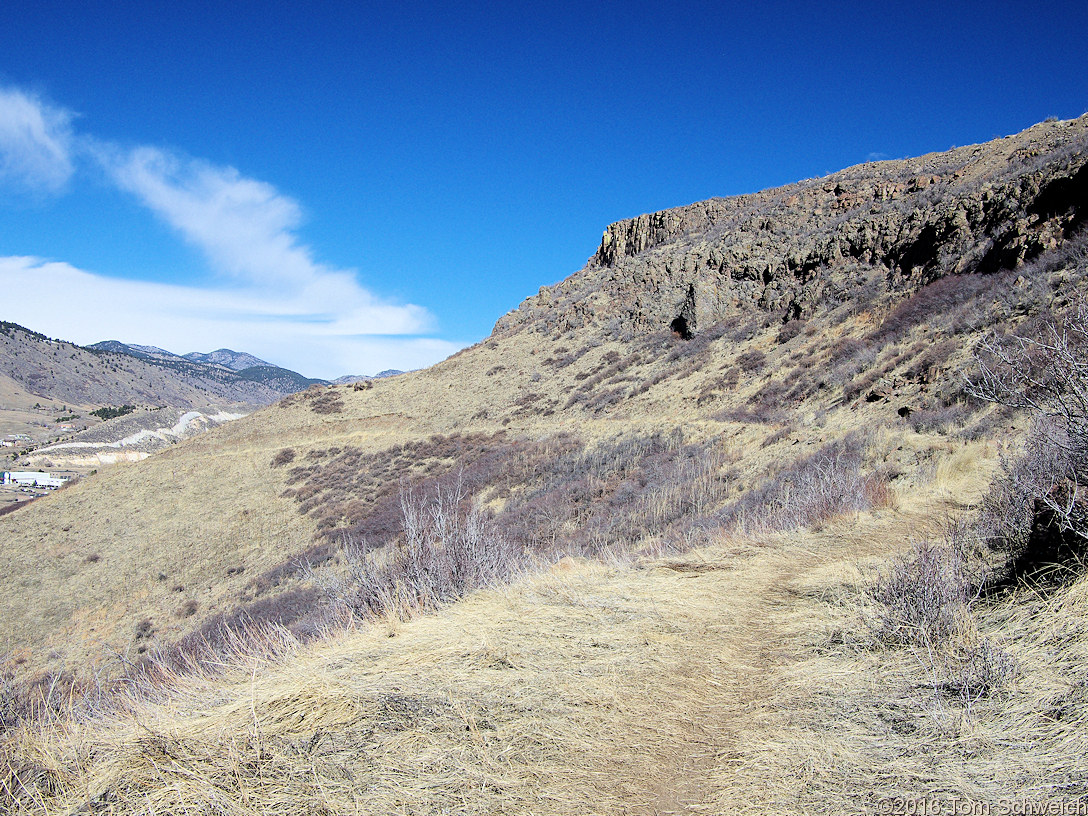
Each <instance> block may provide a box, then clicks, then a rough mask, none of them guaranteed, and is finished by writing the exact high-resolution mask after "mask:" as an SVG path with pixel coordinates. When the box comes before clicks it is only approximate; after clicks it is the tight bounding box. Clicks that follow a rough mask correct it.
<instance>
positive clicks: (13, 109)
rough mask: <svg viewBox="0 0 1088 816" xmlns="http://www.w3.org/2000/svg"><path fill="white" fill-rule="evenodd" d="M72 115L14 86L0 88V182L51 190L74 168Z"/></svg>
mask: <svg viewBox="0 0 1088 816" xmlns="http://www.w3.org/2000/svg"><path fill="white" fill-rule="evenodd" d="M71 121H72V114H71V113H70V112H69V111H65V110H62V109H60V108H56V107H53V106H52V105H48V104H46V103H45V102H43V101H42V100H41V99H38V98H35V97H32V96H30V95H29V94H26V93H24V92H23V91H20V90H17V89H14V88H0V184H5V185H11V186H13V187H15V188H17V189H19V190H20V191H22V192H30V193H36V194H40V193H54V192H57V191H58V190H60V189H61V188H63V187H64V185H65V184H67V183H68V179H70V178H71V176H72V173H73V171H74V166H73V163H72V156H71V143H72V128H71Z"/></svg>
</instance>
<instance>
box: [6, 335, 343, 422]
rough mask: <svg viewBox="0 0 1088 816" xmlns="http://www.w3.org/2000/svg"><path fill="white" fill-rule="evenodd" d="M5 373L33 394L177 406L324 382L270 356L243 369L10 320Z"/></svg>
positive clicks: (260, 398) (229, 355)
mask: <svg viewBox="0 0 1088 816" xmlns="http://www.w3.org/2000/svg"><path fill="white" fill-rule="evenodd" d="M221 352H222V353H225V355H226V356H223V355H222V354H221ZM217 354H219V355H220V359H225V360H229V361H230V362H233V363H234V364H236V365H241V364H242V363H248V362H251V361H256V362H257V363H263V361H261V360H259V359H258V358H256V357H253V356H252V355H248V354H242V353H239V352H231V351H230V350H228V349H220V350H219V351H218V352H211V355H217ZM211 355H209V356H211ZM0 378H7V379H9V380H11V381H13V383H15V384H16V385H17V386H18V387H20V388H22V389H23V390H25V391H26V392H29V393H31V394H35V395H39V396H42V397H46V398H48V399H56V400H60V401H63V402H67V403H70V404H76V405H121V404H125V403H131V404H137V405H170V406H177V407H196V406H205V405H225V404H246V405H269V404H271V403H273V402H276V401H277V400H279V399H280V398H282V397H284V396H286V395H288V394H293V393H295V392H297V391H302V390H305V389H306V388H309V387H310V386H311V385H315V384H317V385H321V384H324V382H325V381H324V380H316V379H311V378H308V377H304V376H302V375H301V374H299V373H297V372H294V371H289V370H287V369H283V368H278V367H276V366H270V365H268V364H264V365H256V366H247V367H246V368H244V369H243V370H242V371H236V370H234V369H232V368H230V367H228V366H227V365H222V364H218V363H207V362H200V361H197V360H192V359H188V358H186V357H182V356H180V355H177V354H173V353H172V352H169V351H166V350H165V349H161V348H158V347H156V346H135V345H129V344H126V343H122V342H120V341H117V340H107V341H104V342H101V343H96V344H94V345H93V346H89V347H83V346H78V345H75V344H74V343H69V342H66V341H63V340H54V339H51V338H49V337H46V336H45V335H43V334H40V333H39V332H35V331H33V330H31V329H27V328H25V327H23V326H20V325H18V324H16V323H8V322H2V323H0Z"/></svg>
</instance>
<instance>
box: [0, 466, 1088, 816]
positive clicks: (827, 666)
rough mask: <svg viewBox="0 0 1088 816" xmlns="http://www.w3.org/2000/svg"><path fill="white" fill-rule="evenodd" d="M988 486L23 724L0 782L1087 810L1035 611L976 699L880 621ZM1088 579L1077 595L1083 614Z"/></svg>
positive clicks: (118, 794) (1078, 749)
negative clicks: (887, 590)
mask: <svg viewBox="0 0 1088 816" xmlns="http://www.w3.org/2000/svg"><path fill="white" fill-rule="evenodd" d="M978 482H979V480H977V479H975V480H970V479H968V480H967V481H964V482H963V483H962V484H960V485H959V487H958V488H957V489H958V490H959V494H958V495H957V494H956V491H955V490H953V491H952V492H950V491H949V489H948V488H949V484H947V483H946V484H944V485H942V487H941V490H939V491H931V492H930V495H929V496H928V497H927V498H926V499H925V500H924V501H920V502H919V503H918V504H916V505H912V506H906V505H905V506H903V507H901V508H900V509H899V510H894V511H893V510H882V511H879V512H878V513H875V514H862V515H860V516H857V517H851V518H846V519H840V520H838V521H836V522H835V523H833V524H830V525H828V526H827V527H826V528H825V529H823V530H820V531H807V532H802V533H797V534H788V535H786V534H776V535H774V536H769V537H753V538H745V539H734V540H730V541H724V542H721V543H720V544H719V545H718V546H715V547H711V548H706V549H702V550H698V551H695V552H691V553H686V554H683V555H678V556H665V557H661V558H659V559H656V560H653V561H650V562H645V563H641V564H634V565H632V564H613V565H606V564H601V563H595V562H589V561H580V560H570V559H567V560H564V561H562V562H560V563H559V564H557V565H555V566H554V567H552V568H551V569H550V570H548V571H547V572H544V573H541V574H536V575H530V576H526V577H523V578H522V579H520V580H518V581H517V582H515V583H514V584H513V585H511V586H508V587H503V588H499V589H494V590H487V591H482V592H477V593H475V594H474V595H472V596H470V597H469V598H467V599H465V600H463V601H462V602H460V603H457V604H455V605H454V606H452V607H450V608H448V609H446V610H444V611H442V612H441V613H439V614H435V615H427V616H420V617H418V618H415V619H414V620H411V621H407V622H403V621H396V620H389V621H385V622H382V623H379V624H375V625H372V626H368V627H365V628H362V629H358V630H354V631H346V632H342V633H340V634H337V635H334V636H333V637H331V638H330V639H327V640H325V641H322V642H319V643H316V644H313V645H310V646H300V647H295V648H294V650H293V651H291V653H289V654H288V655H286V656H281V657H280V658H278V659H276V660H271V661H270V660H262V659H260V658H256V657H253V658H250V659H248V660H243V661H242V662H241V663H240V664H239V665H238V666H237V667H234V668H232V669H230V670H229V671H228V672H227V674H226V675H225V676H219V677H208V678H188V679H185V680H182V681H180V682H179V685H178V687H177V689H176V690H175V691H173V692H171V693H169V694H165V695H161V696H159V697H158V699H145V700H143V701H141V702H139V703H135V704H133V705H132V707H131V709H130V710H128V711H126V712H122V713H117V714H114V715H112V716H110V717H106V718H104V719H103V718H100V717H99V718H92V719H89V720H82V721H81V720H80V719H79V718H71V719H68V720H66V721H64V722H62V723H59V724H55V725H53V726H48V727H44V728H41V729H40V730H34V729H26V730H24V731H22V732H21V733H18V734H16V735H15V739H14V740H13V746H14V750H13V751H12V752H11V753H10V754H9V755H8V758H7V770H6V772H3V773H2V774H0V779H2V780H3V785H4V787H3V788H2V789H0V794H2V795H3V796H5V797H6V798H7V799H8V806H9V807H10V808H11V809H12V812H23V813H72V812H76V811H80V812H94V813H119V814H120V813H147V814H152V813H154V814H166V813H170V814H175V813H209V814H213V813H214V814H238V815H239V816H242V815H243V814H258V813H260V814H264V815H265V816H267V815H268V814H300V813H314V814H316V813H323V814H356V813H358V814H363V813H367V814H369V813H383V814H384V813H451V814H452V813H519V814H532V813H535V814H667V813H737V812H767V811H768V810H773V811H776V812H786V813H809V812H815V813H847V812H858V813H868V812H898V813H907V812H921V811H917V810H907V809H906V808H908V807H912V806H913V805H912V804H911V803H912V802H914V801H915V800H920V799H923V798H925V799H928V800H930V801H933V802H937V801H940V802H943V803H944V804H945V806H946V807H947V806H948V805H949V803H951V802H953V801H956V802H960V803H964V802H973V803H976V804H978V806H979V807H982V806H985V807H993V808H995V809H994V810H993V811H992V812H1002V811H1001V809H1000V807H1001V803H1003V802H1009V803H1011V802H1014V801H1030V802H1036V803H1043V804H1046V803H1049V802H1055V803H1060V802H1068V801H1070V800H1071V799H1070V797H1072V798H1073V799H1075V798H1076V797H1077V796H1083V795H1085V794H1086V793H1088V771H1082V774H1083V775H1082V776H1081V777H1080V778H1079V779H1078V778H1076V775H1075V771H1076V769H1077V766H1078V763H1079V764H1080V765H1085V764H1088V763H1085V761H1084V760H1083V759H1081V757H1083V756H1084V755H1085V753H1084V750H1085V748H1088V746H1086V745H1084V734H1085V733H1088V729H1086V728H1085V727H1084V724H1085V717H1086V710H1085V705H1084V704H1083V703H1084V701H1080V702H1077V703H1075V704H1074V705H1073V707H1072V708H1070V709H1069V711H1070V712H1072V713H1070V714H1068V715H1067V718H1066V720H1065V722H1064V723H1063V724H1062V725H1061V727H1060V728H1058V729H1054V728H1050V730H1047V729H1046V726H1045V723H1044V724H1042V725H1040V721H1038V719H1034V720H1033V719H1032V718H1031V716H1030V713H1029V712H1030V711H1031V710H1033V709H1034V708H1035V707H1038V706H1040V705H1042V704H1043V703H1042V702H1041V700H1040V697H1039V694H1040V693H1041V692H1040V688H1041V689H1042V693H1046V694H1050V696H1051V697H1054V695H1060V694H1061V693H1067V692H1068V688H1067V686H1068V685H1069V683H1067V682H1066V680H1063V679H1062V678H1063V677H1064V676H1065V675H1064V674H1063V673H1062V670H1061V667H1060V666H1055V665H1053V660H1051V662H1050V663H1047V660H1049V659H1050V658H1047V657H1046V656H1045V654H1049V653H1050V652H1052V651H1053V650H1052V649H1051V650H1050V652H1048V650H1047V648H1046V644H1045V643H1044V642H1043V641H1045V639H1046V638H1045V636H1044V635H1040V634H1039V633H1034V634H1033V633H1032V624H1031V623H1030V618H1016V615H1017V614H1021V613H1020V612H1010V611H1009V609H1010V608H1011V607H1007V608H1005V609H1004V611H1001V610H994V611H993V612H992V613H991V615H990V618H991V619H992V620H989V622H987V620H981V622H980V626H983V627H986V626H989V627H990V628H992V629H995V630H997V629H1002V627H1004V629H1002V631H1006V632H1008V633H1010V635H1009V637H1010V639H1011V641H1012V647H1011V648H1013V649H1014V651H1015V652H1016V654H1017V655H1018V656H1019V657H1020V659H1021V664H1022V666H1023V667H1024V669H1023V671H1024V676H1023V677H1022V678H1021V679H1020V680H1019V681H1018V683H1017V685H1016V686H1015V687H1014V689H1013V690H1012V691H1010V692H1009V694H1008V695H1006V696H1001V697H1000V698H998V697H996V696H995V697H993V698H989V699H986V700H979V701H975V703H974V704H973V706H968V707H966V708H965V707H964V706H961V705H957V704H954V703H952V702H949V701H947V700H945V699H944V698H942V697H941V695H940V694H939V693H938V692H937V691H936V690H935V689H932V688H929V689H927V688H926V680H925V676H924V672H922V671H921V670H920V669H919V668H918V666H919V665H920V664H919V662H918V660H917V659H915V657H914V656H912V655H910V654H908V653H905V652H903V651H900V652H892V651H882V650H881V648H880V647H878V646H876V645H874V643H873V639H872V637H871V635H870V634H869V629H868V628H867V626H866V623H865V617H866V614H867V613H866V608H865V604H866V602H865V601H864V598H865V593H864V592H863V591H862V590H861V586H862V584H863V583H864V582H865V581H867V580H869V579H871V577H872V572H871V568H872V566H873V565H874V564H877V563H880V562H882V561H883V560H884V559H886V558H887V557H888V556H890V555H891V554H892V553H893V552H896V551H900V550H902V549H904V548H906V547H907V546H908V544H909V541H910V540H911V539H912V538H918V537H923V536H926V535H932V534H935V533H936V529H935V527H936V525H935V522H934V519H939V518H940V517H941V516H942V515H947V513H949V512H952V511H953V510H954V508H957V507H963V506H964V505H965V504H968V503H970V501H972V500H974V499H976V498H977V495H978V493H977V490H976V489H975V488H974V487H973V486H971V487H968V486H967V485H968V484H969V483H972V484H973V485H976V486H977V484H978ZM952 487H956V486H955V485H953V486H952ZM1077 593H1079V595H1078V594H1077ZM1086 594H1088V593H1085V592H1084V591H1083V588H1081V589H1080V590H1077V589H1076V588H1074V589H1072V590H1070V594H1069V596H1068V597H1065V598H1064V599H1063V601H1062V603H1065V604H1066V605H1068V604H1070V603H1072V604H1074V606H1075V607H1076V609H1077V610H1079V612H1083V608H1084V607H1085V606H1088V602H1086V601H1085V600H1084V596H1085V595H1086ZM1077 598H1080V599H1081V600H1077ZM1010 616H1011V617H1010ZM983 617H984V618H985V616H983ZM1072 619H1073V618H1070V617H1069V616H1066V617H1064V618H1063V617H1062V616H1061V615H1057V616H1055V615H1051V616H1050V620H1051V621H1054V620H1058V621H1061V620H1066V621H1067V622H1068V621H1069V620H1072ZM1081 619H1083V615H1082V616H1081ZM1010 621H1012V623H1014V624H1016V626H1015V627H1014V628H1013V629H1010V628H1009V624H1010ZM1017 621H1018V623H1017ZM1053 625H1056V624H1051V626H1053ZM1083 629H1084V627H1083V626H1080V628H1079V629H1078V630H1077V633H1076V637H1077V638H1078V639H1077V640H1076V644H1078V645H1076V648H1075V649H1073V652H1075V653H1076V654H1073V653H1070V654H1068V655H1066V657H1065V658H1063V659H1067V660H1068V661H1072V662H1070V665H1071V666H1072V665H1076V661H1077V660H1081V661H1083V655H1080V652H1082V651H1084V646H1083V644H1082V641H1083V640H1084V638H1083V637H1082V636H1084V632H1083V631H1081V630H1083ZM1018 638H1019V641H1018V642H1017V639H1018ZM1018 643H1019V645H1018ZM1044 653H1045V654H1044ZM1033 655H1034V657H1033ZM1077 655H1080V656H1079V657H1078V656H1077ZM1079 665H1081V666H1083V662H1081V663H1079ZM1040 683H1042V686H1040V685H1039V684H1040ZM1063 683H1065V684H1066V685H1064V686H1063V685H1062V684H1063ZM1063 689H1065V691H1063ZM1067 696H1068V695H1067ZM1051 702H1052V701H1051ZM1010 718H1012V719H1010ZM1016 718H1019V722H1017V720H1016ZM1051 719H1052V720H1053V717H1052V718H1051ZM1048 752H1049V753H1048ZM2 767H3V766H2V765H0V768H2ZM1062 785H1064V786H1065V787H1062ZM896 797H898V798H896ZM945 812H949V811H945ZM974 812H984V811H981V810H977V811H974ZM1008 812H1011V811H1008ZM1068 812H1076V811H1068Z"/></svg>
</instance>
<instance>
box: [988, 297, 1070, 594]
mask: <svg viewBox="0 0 1088 816" xmlns="http://www.w3.org/2000/svg"><path fill="white" fill-rule="evenodd" d="M978 368H979V372H980V373H979V375H978V377H977V378H976V379H975V380H973V381H971V382H969V383H968V385H967V390H968V391H969V393H971V394H972V395H973V396H975V397H977V398H979V399H982V400H986V401H989V402H995V403H998V404H1000V405H1003V406H1007V407H1008V408H1010V409H1014V410H1025V411H1027V412H1028V413H1029V415H1030V416H1032V417H1033V425H1032V429H1031V432H1030V434H1029V436H1028V439H1027V442H1026V444H1025V447H1024V452H1023V454H1022V455H1021V457H1020V458H1019V459H1017V460H1015V461H1012V462H1006V463H1005V465H1004V473H1003V475H1002V477H1001V478H1000V479H999V480H997V481H996V482H995V484H994V486H993V487H992V489H991V491H990V493H989V495H988V496H987V497H986V499H985V501H984V508H983V513H982V518H981V520H980V524H981V526H982V528H983V529H984V531H985V534H986V535H987V536H988V538H989V540H990V541H991V543H992V544H993V545H994V546H995V547H997V548H998V549H1000V550H1002V551H1004V552H1006V553H1008V554H1009V556H1010V567H1009V568H1010V577H1013V576H1018V575H1023V574H1025V573H1026V572H1032V573H1035V574H1036V575H1038V574H1039V573H1040V571H1041V570H1045V569H1046V568H1047V567H1048V565H1049V567H1058V570H1057V572H1055V573H1053V575H1054V577H1057V576H1058V575H1059V574H1060V573H1063V572H1064V573H1065V576H1066V577H1070V576H1072V575H1075V574H1080V572H1082V571H1083V566H1084V562H1085V558H1086V555H1088V501H1086V499H1085V497H1084V489H1085V487H1086V486H1088V303H1085V302H1084V301H1083V300H1081V301H1080V302H1079V303H1078V304H1076V306H1075V308H1074V309H1073V310H1071V312H1070V313H1069V314H1068V315H1067V316H1066V317H1065V318H1064V319H1061V320H1047V321H1044V323H1043V324H1042V326H1041V327H1039V330H1038V331H1037V332H1036V333H1035V335H1034V336H1029V335H1024V334H1021V335H1016V336H1011V337H1004V338H1001V337H996V336H995V337H991V338H989V339H988V340H986V341H984V342H983V343H982V344H980V348H979V353H978Z"/></svg>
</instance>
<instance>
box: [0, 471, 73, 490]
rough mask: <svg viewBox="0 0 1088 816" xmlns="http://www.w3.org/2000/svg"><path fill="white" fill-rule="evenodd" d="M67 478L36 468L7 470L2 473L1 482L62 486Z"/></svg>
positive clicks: (27, 485)
mask: <svg viewBox="0 0 1088 816" xmlns="http://www.w3.org/2000/svg"><path fill="white" fill-rule="evenodd" d="M66 481H68V480H67V479H61V478H59V477H57V476H53V475H51V474H49V473H41V472H39V471H36V470H5V471H4V472H3V473H2V474H0V484H4V485H8V486H18V487H54V488H56V487H60V486H61V485H63V484H64V483H65V482H66Z"/></svg>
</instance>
